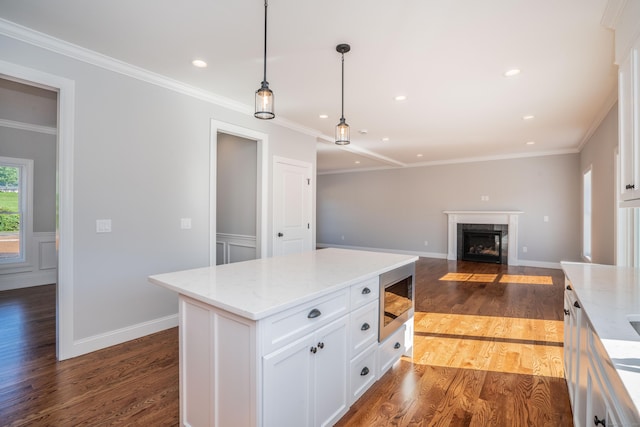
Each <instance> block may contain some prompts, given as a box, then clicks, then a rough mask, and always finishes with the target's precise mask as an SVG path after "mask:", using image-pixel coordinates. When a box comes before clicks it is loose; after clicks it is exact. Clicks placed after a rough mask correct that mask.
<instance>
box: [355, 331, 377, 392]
mask: <svg viewBox="0 0 640 427" xmlns="http://www.w3.org/2000/svg"><path fill="white" fill-rule="evenodd" d="M377 348H378V344H377V343H374V344H372V345H370V346H369V347H368V348H367V349H366V350H365V351H363V352H362V353H361V354H360V355H358V357H356V358H355V359H353V360H352V361H351V365H350V372H351V381H350V382H351V388H350V390H351V394H350V399H351V400H350V402H349V403H353V402H355V401H356V400H358V399H359V398H360V396H362V395H363V394H364V392H365V391H367V389H368V388H369V387H371V385H372V384H373V383H374V382H375V381H376V379H377V375H376V372H377V369H376V350H377Z"/></svg>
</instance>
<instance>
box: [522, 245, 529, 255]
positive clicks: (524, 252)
mask: <svg viewBox="0 0 640 427" xmlns="http://www.w3.org/2000/svg"><path fill="white" fill-rule="evenodd" d="M528 250H529V249H527V247H526V246H523V247H522V253H523V254H526V253H527V251H528Z"/></svg>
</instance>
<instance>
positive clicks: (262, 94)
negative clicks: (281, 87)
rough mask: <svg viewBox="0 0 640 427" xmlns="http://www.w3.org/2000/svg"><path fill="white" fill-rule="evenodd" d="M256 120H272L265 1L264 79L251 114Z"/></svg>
mask: <svg viewBox="0 0 640 427" xmlns="http://www.w3.org/2000/svg"><path fill="white" fill-rule="evenodd" d="M253 115H254V116H255V117H256V118H258V119H265V120H266V119H273V118H274V117H275V116H276V115H275V114H274V112H273V92H272V91H271V89H269V82H268V81H267V0H265V1H264V77H263V79H262V85H261V86H260V89H258V90H257V91H256V112H255V113H254V114H253Z"/></svg>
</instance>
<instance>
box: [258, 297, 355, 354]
mask: <svg viewBox="0 0 640 427" xmlns="http://www.w3.org/2000/svg"><path fill="white" fill-rule="evenodd" d="M348 309H349V290H348V289H345V290H342V291H339V292H335V293H332V294H329V295H325V296H324V297H320V298H317V299H315V300H313V301H309V302H308V303H306V304H302V305H299V306H297V307H293V308H290V309H289V310H285V311H283V312H282V313H278V314H274V315H273V316H269V317H267V318H266V319H264V320H263V325H264V329H263V337H264V338H263V342H262V344H263V347H262V354H265V355H266V354H269V353H271V352H272V351H274V350H276V349H278V348H280V347H282V346H284V345H286V344H288V343H291V342H293V341H294V340H296V339H298V338H300V337H302V336H304V335H306V334H308V333H309V332H311V331H313V330H315V329H317V328H319V327H320V326H322V325H325V324H327V323H329V322H330V321H332V320H335V319H337V318H338V317H340V316H344V315H345V314H347V312H348Z"/></svg>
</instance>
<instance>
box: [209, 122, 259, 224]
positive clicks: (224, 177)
mask: <svg viewBox="0 0 640 427" xmlns="http://www.w3.org/2000/svg"><path fill="white" fill-rule="evenodd" d="M257 156H258V154H257V143H256V141H251V140H249V139H245V138H240V137H237V136H234V135H227V134H224V133H218V156H217V163H218V171H217V174H218V191H217V193H216V196H217V201H218V203H217V217H216V221H217V224H216V228H217V232H218V233H228V234H241V235H245V236H255V235H256V180H257Z"/></svg>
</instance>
